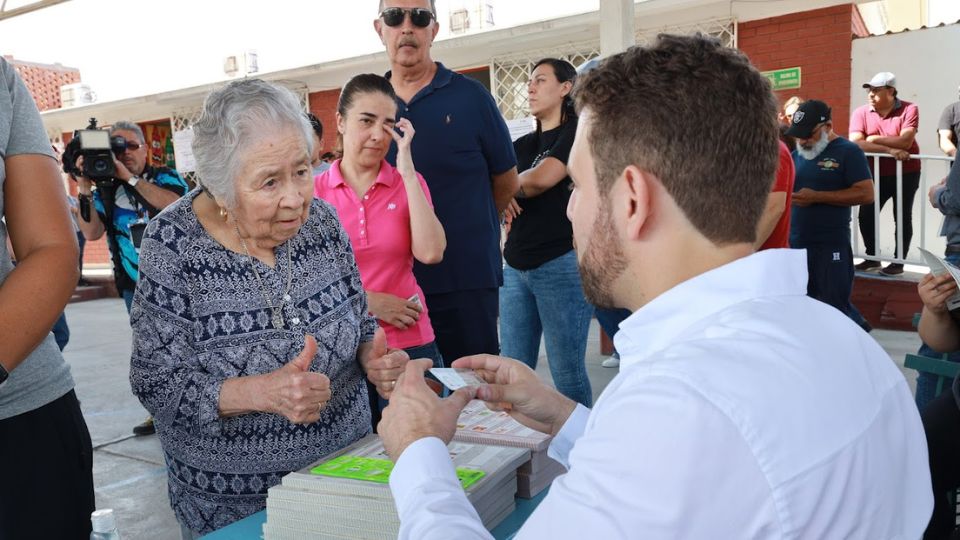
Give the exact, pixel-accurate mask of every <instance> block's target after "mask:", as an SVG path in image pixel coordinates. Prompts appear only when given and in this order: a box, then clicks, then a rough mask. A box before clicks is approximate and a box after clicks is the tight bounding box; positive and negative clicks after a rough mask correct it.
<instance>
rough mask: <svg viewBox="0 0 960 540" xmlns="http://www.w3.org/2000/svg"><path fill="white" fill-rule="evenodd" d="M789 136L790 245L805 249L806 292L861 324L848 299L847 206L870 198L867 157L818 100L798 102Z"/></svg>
mask: <svg viewBox="0 0 960 540" xmlns="http://www.w3.org/2000/svg"><path fill="white" fill-rule="evenodd" d="M787 135H790V136H791V137H795V138H796V141H797V142H796V149H795V150H794V151H793V163H794V166H795V167H796V171H797V172H796V175H797V176H796V180H795V181H794V184H793V189H794V192H793V210H792V213H791V216H790V220H791V224H790V246H791V247H793V248H796V249H806V250H807V271H808V273H809V275H810V278H809V281H808V282H807V294H808V295H809V296H810V297H811V298H816V299H817V300H820V301H821V302H825V303H827V304H830V305H831V306H833V307H835V308H837V309H839V310H840V311H842V312H843V313H845V314H846V315H847V316H849V317H850V318H851V319H853V320H854V322H856V323H858V324H860V325H861V326H864V325H865V324H866V323H865V322H864V321H863V318H862V317H861V316H860V313H859V312H858V311H857V310H856V308H854V307H853V305H852V304H851V303H850V293H851V291H852V289H853V251H852V250H851V248H850V207H851V206H856V205H858V204H869V203H871V202H873V181H872V180H871V175H870V169H869V167H868V166H867V158H866V156H864V154H863V150H860V148H858V147H857V145H856V144H854V143H852V142H850V141H848V140H846V139H844V138H843V137H840V136H839V135H837V134H836V133H834V131H833V122H832V121H831V120H830V107H828V106H827V104H826V103H824V102H822V101H817V100H810V101H806V102H804V103H803V104H801V105H800V107H799V108H798V109H797V111H796V112H795V113H794V115H793V121H792V123H791V125H790V129H788V130H787ZM866 328H867V327H865V329H866Z"/></svg>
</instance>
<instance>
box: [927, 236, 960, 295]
mask: <svg viewBox="0 0 960 540" xmlns="http://www.w3.org/2000/svg"><path fill="white" fill-rule="evenodd" d="M919 249H920V254H921V255H923V260H924V262H926V263H927V266H929V267H930V273H932V274H933V275H935V276H941V275H943V274H946V273H949V274H950V275H951V276H953V281H954V282H955V283H956V284H957V292H955V293H954V294H953V296H951V297H950V298H948V299H947V309H950V310H953V309H957V308H960V268H957V267H956V266H954V265H952V264H950V263H949V262H947V261H945V260H943V259H942V258H941V257H938V256H936V255H934V254H933V253H930V252H929V251H927V250H925V249H923V248H919Z"/></svg>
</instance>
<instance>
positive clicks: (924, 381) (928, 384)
mask: <svg viewBox="0 0 960 540" xmlns="http://www.w3.org/2000/svg"><path fill="white" fill-rule="evenodd" d="M943 258H944V259H945V260H946V261H947V262H948V263H950V264H953V265H955V266H957V265H960V253H950V254H947V255H945V256H944V257H943ZM917 354H919V355H920V356H929V357H930V358H943V357H944V354H943V353H941V352H937V351H935V350H933V349H931V348H930V347H928V346H927V344H926V343H924V344H922V345H920V350H918V351H917ZM946 359H947V360H949V361H951V362H960V351H954V352H951V353H950V354H948V355H946ZM937 379H939V377H938V376H937V375H934V374H932V373H923V372H921V373H920V374H919V375H918V376H917V393H916V397H915V399H916V401H917V408H918V409H920V411H921V412H923V409H925V408H926V407H927V404H928V403H930V402H931V401H933V398H935V397H936V395H935V394H936V392H937ZM949 383H950V381H948V382H947V385H946V386H945V387H944V391H945V392H949V391H950V384H949Z"/></svg>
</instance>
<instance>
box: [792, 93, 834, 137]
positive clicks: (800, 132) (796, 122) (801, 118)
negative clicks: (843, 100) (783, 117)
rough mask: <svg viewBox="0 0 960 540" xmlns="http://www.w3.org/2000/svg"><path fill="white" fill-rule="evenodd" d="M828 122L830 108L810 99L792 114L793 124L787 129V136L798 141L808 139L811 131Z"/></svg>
mask: <svg viewBox="0 0 960 540" xmlns="http://www.w3.org/2000/svg"><path fill="white" fill-rule="evenodd" d="M829 120H830V107H827V104H826V103H824V102H822V101H817V100H815V99H811V100H808V101H804V102H803V103H801V104H800V106H799V107H798V108H797V112H795V113H793V122H792V123H791V124H790V128H789V129H787V135H789V136H791V137H797V138H798V139H809V138H810V135H812V134H813V130H814V129H816V127H817V126H818V125H820V124H822V123H824V122H827V121H829Z"/></svg>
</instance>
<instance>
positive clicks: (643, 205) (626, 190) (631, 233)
mask: <svg viewBox="0 0 960 540" xmlns="http://www.w3.org/2000/svg"><path fill="white" fill-rule="evenodd" d="M653 180H654V179H653V177H652V176H651V175H650V173H648V172H646V171H643V170H641V169H640V168H638V167H636V166H634V165H630V166H628V167H627V168H625V169H624V170H623V172H622V173H621V174H620V178H619V179H617V184H619V186H618V185H614V188H613V189H614V192H613V193H611V195H612V196H613V197H614V200H615V201H616V200H619V201H620V202H619V203H614V204H615V205H616V204H619V205H620V206H621V210H622V211H623V212H624V214H623V215H624V218H625V221H626V228H625V230H624V238H625V239H626V240H637V239H638V238H640V236H641V233H642V231H643V228H644V226H645V225H646V224H647V221H648V219H649V218H650V215H651V212H652V203H653V191H654V190H653V187H654V186H653V185H652V184H651V182H653ZM617 189H619V190H620V193H616V190H617Z"/></svg>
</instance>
